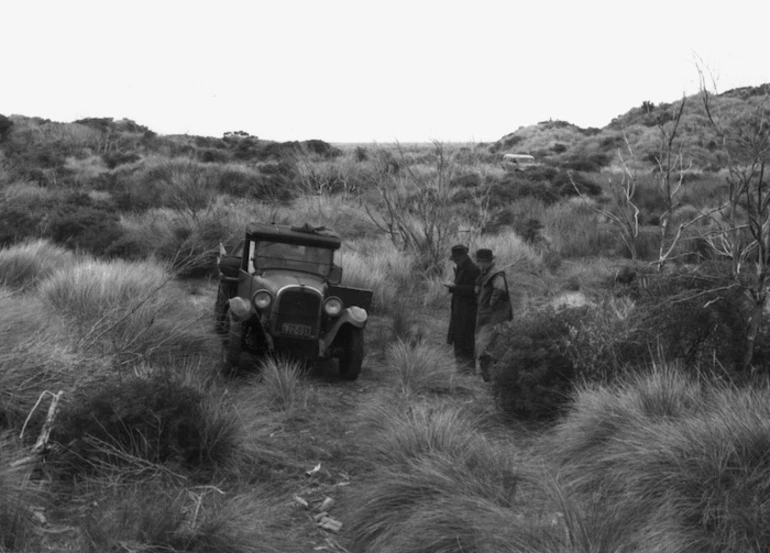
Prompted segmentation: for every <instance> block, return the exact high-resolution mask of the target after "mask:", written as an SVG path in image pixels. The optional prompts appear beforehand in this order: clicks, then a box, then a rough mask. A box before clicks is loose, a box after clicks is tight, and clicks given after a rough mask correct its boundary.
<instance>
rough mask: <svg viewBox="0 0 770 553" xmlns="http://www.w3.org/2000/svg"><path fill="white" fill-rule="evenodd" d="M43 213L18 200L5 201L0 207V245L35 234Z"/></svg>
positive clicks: (12, 242) (6, 244)
mask: <svg viewBox="0 0 770 553" xmlns="http://www.w3.org/2000/svg"><path fill="white" fill-rule="evenodd" d="M43 217H44V213H42V212H41V213H35V212H33V211H31V210H30V209H28V208H27V207H25V206H24V205H21V203H20V202H7V203H6V204H4V205H2V206H1V207H0V247H2V246H8V245H10V244H14V243H16V242H19V241H20V240H23V239H24V238H27V237H31V236H37V235H38V232H39V229H38V227H39V225H40V223H41V221H42V219H43Z"/></svg>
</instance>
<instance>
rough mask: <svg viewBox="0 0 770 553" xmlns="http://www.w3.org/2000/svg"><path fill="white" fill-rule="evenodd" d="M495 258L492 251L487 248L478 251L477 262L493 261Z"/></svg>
mask: <svg viewBox="0 0 770 553" xmlns="http://www.w3.org/2000/svg"><path fill="white" fill-rule="evenodd" d="M494 259H495V256H494V255H492V250H489V249H487V248H481V249H480V250H476V261H493V260H494Z"/></svg>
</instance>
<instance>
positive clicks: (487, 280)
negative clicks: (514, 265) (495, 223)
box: [475, 248, 513, 382]
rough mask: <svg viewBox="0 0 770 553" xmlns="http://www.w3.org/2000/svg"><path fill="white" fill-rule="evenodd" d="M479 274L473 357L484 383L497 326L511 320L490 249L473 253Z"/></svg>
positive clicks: (500, 275)
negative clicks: (474, 353)
mask: <svg viewBox="0 0 770 553" xmlns="http://www.w3.org/2000/svg"><path fill="white" fill-rule="evenodd" d="M476 264H477V265H478V267H479V270H480V274H479V277H478V278H477V279H476V286H475V292H476V306H477V307H476V343H475V349H476V360H477V362H478V369H479V373H480V374H481V378H482V379H483V380H484V382H489V379H490V374H489V369H490V368H491V367H492V365H493V364H494V362H495V359H494V355H493V353H492V347H493V345H494V341H495V338H496V337H497V334H498V331H499V328H500V325H501V324H503V323H505V322H506V321H510V320H511V319H513V309H512V308H511V300H510V294H509V293H508V282H507V281H506V279H505V271H503V270H498V269H497V268H496V267H495V256H494V255H493V254H492V250H489V249H486V248H482V249H480V250H478V251H477V252H476Z"/></svg>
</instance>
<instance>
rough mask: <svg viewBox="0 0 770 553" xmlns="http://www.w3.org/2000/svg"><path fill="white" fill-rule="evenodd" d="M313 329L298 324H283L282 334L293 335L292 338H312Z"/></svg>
mask: <svg viewBox="0 0 770 553" xmlns="http://www.w3.org/2000/svg"><path fill="white" fill-rule="evenodd" d="M312 330H313V328H312V327H311V326H310V325H303V324H297V323H283V324H281V332H283V333H284V334H291V335H292V336H310V335H311V334H312Z"/></svg>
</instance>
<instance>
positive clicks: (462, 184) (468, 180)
mask: <svg viewBox="0 0 770 553" xmlns="http://www.w3.org/2000/svg"><path fill="white" fill-rule="evenodd" d="M449 186H452V187H457V188H477V187H479V186H481V177H480V176H479V175H478V173H468V174H467V175H462V176H459V177H455V178H454V179H452V180H451V181H450V182H449Z"/></svg>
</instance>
